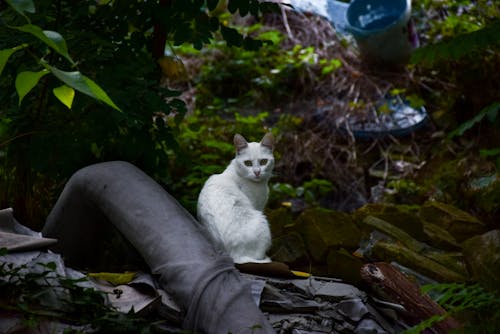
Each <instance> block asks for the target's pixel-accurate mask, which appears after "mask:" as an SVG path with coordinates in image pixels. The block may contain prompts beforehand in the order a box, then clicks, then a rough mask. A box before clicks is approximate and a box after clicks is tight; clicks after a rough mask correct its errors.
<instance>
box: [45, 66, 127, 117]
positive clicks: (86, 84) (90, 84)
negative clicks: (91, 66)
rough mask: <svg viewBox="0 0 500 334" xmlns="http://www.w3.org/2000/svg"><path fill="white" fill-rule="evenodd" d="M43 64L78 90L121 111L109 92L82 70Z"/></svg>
mask: <svg viewBox="0 0 500 334" xmlns="http://www.w3.org/2000/svg"><path fill="white" fill-rule="evenodd" d="M42 65H43V66H45V68H47V69H48V70H49V71H51V72H52V74H54V75H55V76H56V77H57V78H58V79H59V80H61V81H62V82H64V83H65V84H66V85H68V86H70V87H72V88H74V89H76V90H77V91H79V92H81V93H83V94H86V95H88V96H90V97H93V98H94V99H96V100H99V101H101V102H104V103H106V104H107V105H109V106H110V107H112V108H114V109H116V110H118V111H121V109H120V108H118V106H116V104H115V103H114V102H113V101H112V100H111V99H110V98H109V96H108V94H106V92H105V91H104V90H103V89H102V88H101V87H99V86H98V85H97V84H96V83H95V82H94V81H92V80H91V79H89V78H87V77H86V76H85V75H83V74H81V73H80V72H78V71H74V72H66V71H62V70H60V69H58V68H56V67H53V66H50V65H49V64H47V63H45V62H42Z"/></svg>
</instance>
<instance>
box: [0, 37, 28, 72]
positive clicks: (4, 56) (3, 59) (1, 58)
mask: <svg viewBox="0 0 500 334" xmlns="http://www.w3.org/2000/svg"><path fill="white" fill-rule="evenodd" d="M27 46H28V44H22V45H18V46H15V47H13V48H10V49H4V50H0V74H2V71H3V69H4V67H5V64H7V61H8V60H9V57H10V56H11V55H12V54H13V53H14V52H16V51H18V50H21V49H24V48H25V47H27Z"/></svg>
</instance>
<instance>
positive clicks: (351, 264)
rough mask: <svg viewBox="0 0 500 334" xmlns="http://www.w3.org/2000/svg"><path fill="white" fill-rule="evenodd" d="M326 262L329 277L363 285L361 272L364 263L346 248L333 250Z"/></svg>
mask: <svg viewBox="0 0 500 334" xmlns="http://www.w3.org/2000/svg"><path fill="white" fill-rule="evenodd" d="M326 262H327V263H328V276H329V277H335V278H340V279H342V280H343V281H345V282H347V283H350V284H354V285H357V284H359V283H361V276H360V274H359V270H360V269H361V266H363V264H364V263H363V261H361V260H360V259H359V258H357V257H355V256H354V255H352V254H351V253H349V252H348V251H347V250H345V249H344V248H342V249H339V250H336V249H333V250H331V251H330V252H329V253H328V257H327V258H326Z"/></svg>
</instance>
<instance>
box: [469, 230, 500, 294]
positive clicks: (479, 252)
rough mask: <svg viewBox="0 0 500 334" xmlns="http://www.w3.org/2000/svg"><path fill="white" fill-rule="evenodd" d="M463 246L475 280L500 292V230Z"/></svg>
mask: <svg viewBox="0 0 500 334" xmlns="http://www.w3.org/2000/svg"><path fill="white" fill-rule="evenodd" d="M463 246H464V249H463V253H464V257H465V261H466V263H467V267H468V268H469V270H470V272H471V274H472V277H473V279H474V280H477V281H479V282H481V283H482V284H483V285H484V286H486V287H488V288H490V289H493V290H497V291H498V290H500V230H493V231H489V232H487V233H485V234H483V235H479V236H475V237H473V238H470V239H468V240H466V241H465V242H464V243H463Z"/></svg>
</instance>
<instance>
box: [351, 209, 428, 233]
mask: <svg viewBox="0 0 500 334" xmlns="http://www.w3.org/2000/svg"><path fill="white" fill-rule="evenodd" d="M417 208H418V207H417ZM417 210H418V209H416V208H415V207H414V206H408V205H393V204H382V203H370V204H366V205H365V206H363V207H361V208H359V209H358V210H356V211H355V212H354V213H353V218H354V220H355V221H356V223H360V222H362V221H363V220H364V219H365V218H366V217H367V216H373V217H377V218H380V219H382V220H385V221H386V222H388V223H391V224H392V225H394V226H396V227H397V228H399V229H401V230H403V231H405V232H406V233H408V234H409V235H411V236H412V237H413V238H416V239H418V240H425V238H426V235H425V233H424V228H423V224H422V221H421V220H420V218H419V217H418V215H417V213H418V211H417Z"/></svg>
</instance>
